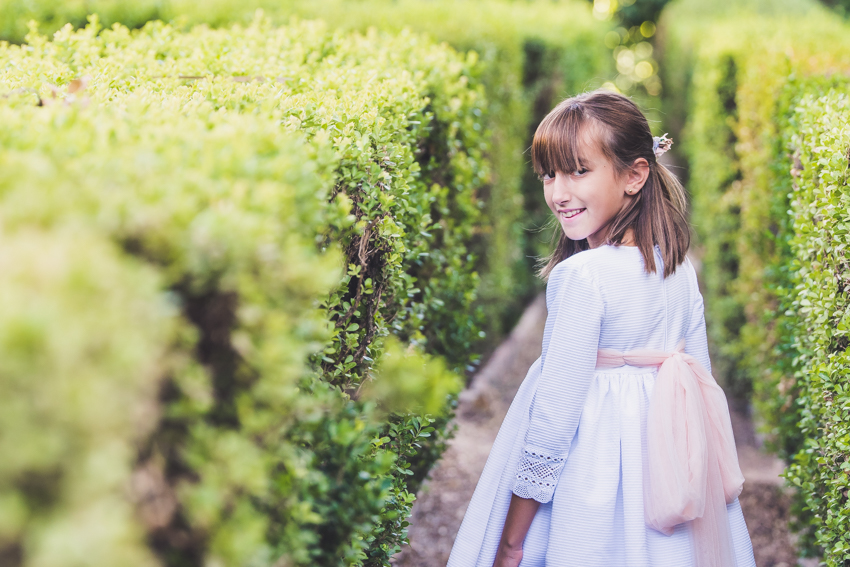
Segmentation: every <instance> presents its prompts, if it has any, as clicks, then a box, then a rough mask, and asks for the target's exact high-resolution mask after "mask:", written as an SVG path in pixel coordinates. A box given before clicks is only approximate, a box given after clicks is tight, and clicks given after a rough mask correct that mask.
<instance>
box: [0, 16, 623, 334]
mask: <svg viewBox="0 0 850 567" xmlns="http://www.w3.org/2000/svg"><path fill="white" fill-rule="evenodd" d="M258 9H261V10H263V12H264V14H265V16H266V17H268V18H270V19H271V20H272V21H274V22H276V23H279V24H281V23H287V22H288V21H289V19H290V18H292V17H301V18H320V19H323V20H325V21H327V22H328V24H329V25H330V27H331V28H334V29H345V30H359V31H361V32H365V31H366V30H367V29H368V28H370V27H376V28H379V29H383V30H388V31H391V32H393V33H398V32H400V31H401V30H402V29H404V28H407V29H411V30H414V31H416V32H420V33H426V34H428V35H429V36H430V37H432V38H433V39H435V40H437V41H445V42H447V43H449V44H450V45H451V46H452V47H454V48H455V49H458V50H460V51H474V52H475V53H476V55H477V57H478V59H479V69H480V76H479V80H480V84H481V85H482V86H483V87H484V89H485V94H486V99H487V109H486V112H485V113H484V114H483V116H482V120H481V121H480V126H481V127H482V128H483V132H482V133H484V134H486V136H485V137H486V139H487V141H488V142H489V148H488V157H489V158H490V173H489V176H488V182H487V183H486V184H485V185H484V186H482V187H481V188H480V189H479V191H478V193H477V194H478V197H479V202H480V203H483V208H484V210H483V212H484V215H485V217H486V218H488V222H487V223H484V224H482V225H481V226H480V228H479V230H478V231H477V232H476V233H475V235H474V242H473V244H472V250H473V252H474V253H475V255H476V257H477V265H476V270H477V272H478V273H479V274H480V277H481V284H480V286H479V294H478V300H477V303H476V304H477V305H478V306H480V307H481V308H482V309H483V313H484V314H485V316H484V318H483V321H482V328H483V331H484V332H485V334H486V336H487V337H488V339H486V340H487V346H486V347H485V348H490V347H492V346H493V345H494V344H495V341H497V340H499V338H501V337H502V336H504V334H505V333H506V332H507V331H509V330H510V328H511V327H512V326H513V324H514V322H515V321H516V319H517V318H518V316H519V314H520V312H521V310H522V308H523V307H524V306H525V304H526V302H527V300H528V299H529V298H530V297H531V296H532V295H533V294H534V293H536V292H537V291H539V287H540V284H539V282H538V281H537V280H536V278H535V277H534V276H533V272H534V270H533V267H534V264H535V257H536V256H540V255H544V254H546V253H548V248H549V240H550V235H551V227H550V226H547V225H548V224H549V220H550V215H549V214H548V209H547V208H546V207H545V205H544V202H543V200H542V198H541V196H540V187H539V181H538V180H537V178H536V176H535V175H533V172H532V171H531V168H530V167H529V166H528V162H529V157H528V155H527V154H526V153H525V151H526V149H527V148H528V147H529V146H530V144H531V136H532V135H533V132H534V129H535V128H536V126H537V124H538V123H539V121H540V120H541V119H542V118H543V116H544V115H545V114H546V112H548V111H549V110H550V109H551V108H552V107H553V106H554V105H555V104H556V103H557V102H558V101H559V100H560V99H562V98H566V97H567V96H571V95H572V94H575V93H576V92H581V91H583V90H587V89H590V88H595V87H598V86H600V85H601V84H602V83H603V82H605V81H606V80H608V79H610V78H611V77H612V74H613V72H614V69H613V59H612V57H611V54H610V51H609V50H608V49H607V48H606V47H605V44H604V41H603V39H602V38H603V37H604V36H605V33H606V32H607V31H609V29H610V26H611V24H609V23H604V22H599V21H597V20H595V19H594V18H593V17H592V15H591V6H590V5H589V4H588V3H586V2H583V1H580V0H570V1H566V2H558V3H554V4H553V3H551V2H546V1H543V0H535V1H531V2H512V1H510V0H430V1H428V2H422V1H421V0H361V1H357V2H351V1H345V0H285V1H283V2H281V1H278V0H275V1H274V2H272V1H267V0H243V1H239V2H236V1H233V0H219V1H216V2H205V3H202V4H201V3H197V2H194V1H188V0H167V1H159V0H158V1H157V2H147V1H145V0H142V1H140V2H137V3H134V4H132V5H129V4H126V3H124V4H120V5H117V4H115V3H114V2H111V1H107V0H92V1H89V2H86V3H85V5H82V4H76V3H63V4H61V5H58V4H57V3H56V2H55V0H38V1H32V0H26V1H21V0H0V39H4V38H5V39H9V40H11V41H21V40H22V38H23V36H24V35H25V33H26V31H27V27H26V26H27V22H28V21H29V20H30V19H31V18H34V19H36V20H38V21H40V22H42V26H41V28H40V29H41V30H42V31H43V32H52V31H53V30H55V29H57V28H58V27H59V26H60V25H62V23H63V22H65V21H70V22H72V23H73V24H74V25H82V24H84V23H85V18H86V15H87V14H88V13H89V12H94V13H97V14H98V15H99V16H100V18H101V20H102V21H104V22H106V23H107V24H109V23H111V22H115V21H120V22H122V23H124V24H126V25H128V26H129V27H138V26H141V25H143V24H144V22H146V21H148V20H150V19H154V18H161V19H163V20H166V21H168V20H176V21H178V22H183V23H184V24H185V23H187V22H188V23H208V24H211V25H214V26H225V25H229V24H230V23H232V22H242V23H248V22H250V21H251V20H252V19H253V18H254V16H255V12H256V10H258Z"/></svg>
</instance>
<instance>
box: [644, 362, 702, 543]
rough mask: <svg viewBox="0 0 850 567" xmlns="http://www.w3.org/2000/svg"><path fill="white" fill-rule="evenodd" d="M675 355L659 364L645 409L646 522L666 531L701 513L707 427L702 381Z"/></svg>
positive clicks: (663, 531) (670, 532)
mask: <svg viewBox="0 0 850 567" xmlns="http://www.w3.org/2000/svg"><path fill="white" fill-rule="evenodd" d="M683 369H684V368H683V363H682V361H681V360H679V359H678V357H670V358H668V359H667V360H666V361H665V362H664V364H662V365H661V367H660V368H659V370H658V375H657V377H656V380H655V386H654V387H653V391H652V398H651V400H650V407H649V411H648V414H647V466H646V468H645V471H644V510H645V516H646V517H645V519H646V523H647V525H649V526H650V527H652V528H654V529H656V530H658V531H660V532H662V533H665V534H667V535H670V534H672V533H673V527H674V526H676V525H677V524H681V523H682V522H687V521H690V520H693V519H694V518H698V517H700V516H702V515H703V512H704V509H705V493H706V478H707V477H706V473H707V466H706V465H707V462H708V461H707V454H706V449H707V448H706V441H707V437H706V430H705V420H704V418H703V415H704V407H703V403H702V396H701V394H700V387H699V383H698V382H697V380H696V379H695V378H694V376H693V374H692V373H690V372H682V370H683Z"/></svg>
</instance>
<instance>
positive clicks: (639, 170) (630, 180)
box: [543, 135, 649, 248]
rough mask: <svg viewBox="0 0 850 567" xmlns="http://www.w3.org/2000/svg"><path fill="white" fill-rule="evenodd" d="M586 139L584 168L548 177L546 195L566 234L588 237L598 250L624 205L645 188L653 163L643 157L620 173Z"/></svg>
mask: <svg viewBox="0 0 850 567" xmlns="http://www.w3.org/2000/svg"><path fill="white" fill-rule="evenodd" d="M582 137H583V138H584V140H583V142H584V144H583V146H584V151H583V152H582V153H583V158H584V159H583V162H584V163H583V164H582V166H581V167H582V169H579V170H577V171H574V172H572V173H562V172H560V171H557V172H555V176H554V177H552V176H551V174H549V175H544V176H543V193H544V195H545V197H546V204H547V205H549V208H550V209H551V210H552V212H553V213H554V214H555V216H556V217H557V218H558V221H559V222H560V223H561V229H562V230H563V231H564V234H566V235H567V237H568V238H569V239H570V240H583V239H585V238H586V239H587V242H588V244H589V245H590V247H591V248H596V247H597V246H601V245H602V244H604V243H605V240H606V237H607V230H608V226H609V224H610V223H611V221H612V220H614V217H615V216H616V215H617V213H618V212H620V209H622V208H623V205H625V204H626V202H627V201H628V199H631V198H632V196H633V195H637V193H638V191H640V188H641V187H643V185H644V183H645V182H646V178H647V176H648V174H649V164H648V163H647V161H646V160H645V159H643V158H641V159H638V160H636V161H635V167H634V168H632V170H629V171H626V172H624V173H623V174H619V173H617V170H616V169H614V166H613V164H611V162H610V161H608V158H606V157H605V155H604V154H603V153H602V152H601V151H600V149H599V148H598V147H597V144H596V143H594V142H593V141H592V140H589V139H588V136H587V135H583V136H582Z"/></svg>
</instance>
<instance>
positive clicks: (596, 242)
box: [587, 228, 637, 249]
mask: <svg viewBox="0 0 850 567" xmlns="http://www.w3.org/2000/svg"><path fill="white" fill-rule="evenodd" d="M600 232H601V231H600ZM634 235H635V233H634V231H633V230H632V229H631V228H627V229H626V232H625V234H623V241H622V242H621V243H620V244H619V245H620V246H637V243H636V242H635V237H634ZM595 236H596V235H595V234H594V235H591V236H588V237H587V244H588V245H589V246H590V248H591V249H593V248H598V247H600V246H602V245H603V244H606V243H607V242H608V236H607V234H606V236H605V237H602V238H595Z"/></svg>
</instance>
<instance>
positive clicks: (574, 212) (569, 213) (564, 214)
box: [561, 209, 587, 220]
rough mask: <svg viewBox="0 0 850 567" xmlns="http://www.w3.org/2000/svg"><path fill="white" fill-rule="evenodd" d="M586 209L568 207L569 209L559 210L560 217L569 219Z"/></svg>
mask: <svg viewBox="0 0 850 567" xmlns="http://www.w3.org/2000/svg"><path fill="white" fill-rule="evenodd" d="M586 210H587V209H570V210H569V211H562V212H561V218H562V219H567V220H569V219H571V218H574V217H576V216H578V215H580V214H581V213H583V212H584V211H586Z"/></svg>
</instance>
